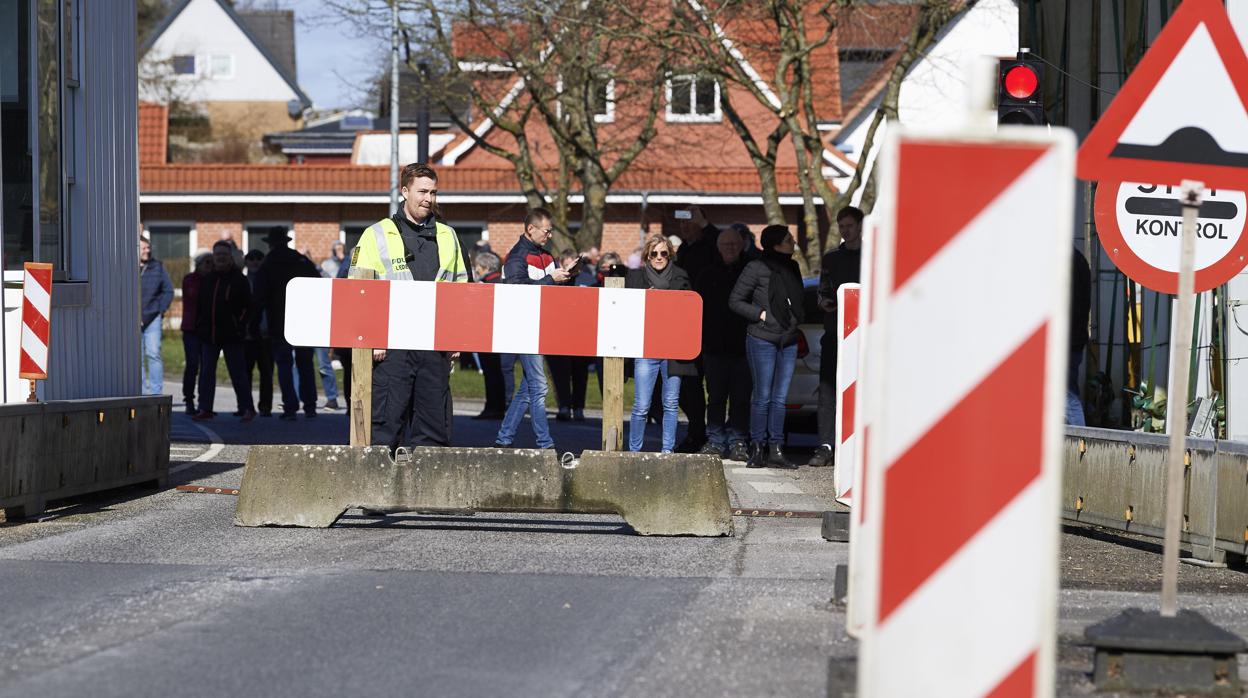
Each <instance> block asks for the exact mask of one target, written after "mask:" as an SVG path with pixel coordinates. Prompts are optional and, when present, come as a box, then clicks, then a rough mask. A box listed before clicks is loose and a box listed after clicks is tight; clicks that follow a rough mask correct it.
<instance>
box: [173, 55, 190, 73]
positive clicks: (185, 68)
mask: <svg viewBox="0 0 1248 698" xmlns="http://www.w3.org/2000/svg"><path fill="white" fill-rule="evenodd" d="M173 74H174V75H194V74H195V56H174V57H173Z"/></svg>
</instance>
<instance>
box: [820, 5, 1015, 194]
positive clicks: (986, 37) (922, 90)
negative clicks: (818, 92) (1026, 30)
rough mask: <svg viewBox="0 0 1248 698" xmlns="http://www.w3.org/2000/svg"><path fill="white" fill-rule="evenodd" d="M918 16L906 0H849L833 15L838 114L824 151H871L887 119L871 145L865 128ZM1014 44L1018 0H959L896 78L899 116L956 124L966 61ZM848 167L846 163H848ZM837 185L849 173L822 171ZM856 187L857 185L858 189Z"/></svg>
mask: <svg viewBox="0 0 1248 698" xmlns="http://www.w3.org/2000/svg"><path fill="white" fill-rule="evenodd" d="M917 16H918V8H917V6H915V5H913V4H902V3H898V4H886V3H881V4H867V5H855V6H853V7H852V8H850V9H847V10H844V11H843V12H842V15H841V17H840V18H839V20H840V24H839V25H838V29H837V34H838V36H839V38H840V45H839V46H840V58H841V79H842V83H843V88H842V89H843V90H848V91H843V92H842V94H843V96H844V114H843V117H842V123H841V124H840V126H839V127H838V128H837V129H835V130H834V131H831V132H830V133H829V136H830V137H829V139H828V140H829V142H830V148H829V152H830V153H835V154H843V156H844V157H845V158H846V159H847V160H848V161H849V162H854V163H856V162H858V161H859V160H860V159H861V158H863V157H864V156H865V157H868V158H870V157H874V153H875V152H876V149H877V148H878V147H879V145H880V143H882V142H883V139H884V133H885V132H886V131H887V124H886V123H882V124H881V126H880V129H879V130H878V131H877V132H876V136H875V139H874V141H873V143H872V145H871V148H870V152H867V153H864V152H863V151H864V150H866V149H867V144H866V135H867V131H868V129H869V128H870V126H871V122H872V120H873V119H874V118H875V114H876V111H877V109H878V107H879V105H880V100H881V99H882V98H883V95H884V92H885V89H886V88H887V85H888V81H889V78H890V76H891V74H892V72H893V69H894V68H895V67H896V66H897V62H898V60H899V59H900V58H901V55H902V53H903V51H904V50H905V44H906V40H907V38H908V35H909V32H910V28H911V27H912V26H913V25H914V21H915V18H916V17H917ZM1017 52H1018V2H1017V0H979V1H978V2H973V3H971V2H967V3H964V6H963V8H962V11H961V12H959V13H958V14H956V15H955V16H954V17H953V18H952V19H951V20H950V21H949V23H948V24H946V25H945V26H944V27H943V28H942V29H941V31H940V33H939V34H938V35H937V37H936V40H935V41H934V42H933V44H932V46H931V47H930V48H929V49H928V51H927V52H926V53H925V54H924V55H922V56H920V57H918V58H917V59H916V60H915V61H914V62H913V63H912V64H911V65H910V68H909V70H907V71H906V73H905V75H904V76H903V78H902V83H901V92H900V99H899V104H898V119H899V121H900V122H901V123H903V124H907V125H915V126H921V127H923V128H942V127H949V128H956V127H958V126H960V125H962V124H963V123H964V122H965V119H966V108H967V107H966V105H967V104H969V101H970V100H969V96H968V85H967V77H968V75H969V72H968V67H969V61H970V60H973V59H975V58H978V57H989V58H1008V57H1010V56H1013V55H1015V54H1016V53H1017ZM851 172H852V170H851ZM824 174H825V176H826V177H828V178H829V179H831V180H832V183H833V184H834V185H835V186H837V187H841V188H843V187H844V186H845V185H846V184H847V183H848V180H849V177H848V176H845V175H841V176H838V175H837V174H836V173H833V172H829V171H825V173H824ZM859 193H860V192H859Z"/></svg>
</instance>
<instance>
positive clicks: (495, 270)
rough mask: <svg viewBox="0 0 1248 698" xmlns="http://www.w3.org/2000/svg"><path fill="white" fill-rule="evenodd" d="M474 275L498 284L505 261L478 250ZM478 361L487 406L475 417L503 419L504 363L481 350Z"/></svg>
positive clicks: (505, 394) (504, 396)
mask: <svg viewBox="0 0 1248 698" xmlns="http://www.w3.org/2000/svg"><path fill="white" fill-rule="evenodd" d="M472 265H473V276H474V277H475V278H476V280H477V281H478V282H480V283H483V284H497V283H501V282H502V280H503V271H502V269H503V262H502V260H501V259H499V258H498V255H496V254H494V253H493V252H489V251H483V252H477V254H476V255H475V256H474V257H473V261H472ZM477 362H478V363H479V364H480V366H481V376H482V378H484V379H485V407H484V408H483V409H482V410H481V413H480V414H477V415H475V416H473V419H502V418H503V415H504V414H505V413H506V412H507V391H506V383H504V381H503V363H502V360H501V359H500V358H499V355H498V354H492V353H489V352H480V353H478V354H477Z"/></svg>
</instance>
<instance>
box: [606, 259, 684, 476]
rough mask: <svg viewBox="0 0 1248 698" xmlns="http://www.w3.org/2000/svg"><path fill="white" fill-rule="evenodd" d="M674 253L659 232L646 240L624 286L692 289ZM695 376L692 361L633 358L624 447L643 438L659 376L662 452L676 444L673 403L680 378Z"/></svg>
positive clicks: (631, 447) (636, 447) (637, 447)
mask: <svg viewBox="0 0 1248 698" xmlns="http://www.w3.org/2000/svg"><path fill="white" fill-rule="evenodd" d="M675 257H676V252H675V250H673V249H672V245H671V243H669V242H668V241H667V239H666V238H664V237H663V236H661V235H655V236H654V237H651V238H650V239H648V240H646V244H645V246H643V247H642V248H641V258H642V260H644V261H643V263H642V265H641V268H640V269H632V270H630V271H629V272H628V276H627V277H625V279H624V285H625V287H626V288H655V289H660V290H665V291H688V290H691V289H692V285H691V284H690V283H689V275H688V274H686V273H685V270H684V269H681V268H680V267H678V266H676V264H675ZM694 375H697V367H696V366H695V365H694V363H693V362H692V361H675V360H668V359H637V360H636V361H635V362H634V363H633V388H634V393H633V395H634V396H633V413H632V416H631V417H630V419H629V422H628V450H630V451H640V450H641V443H642V441H643V440H644V439H645V437H646V415H647V414H648V413H649V412H650V401H651V399H653V397H654V384H655V383H656V382H657V381H658V379H659V377H660V376H662V378H663V383H662V386H663V388H662V395H663V398H662V399H663V446H662V451H663V453H671V452H672V449H673V448H674V447H675V446H676V416H677V409H678V407H677V403H678V402H679V399H680V377H681V376H694Z"/></svg>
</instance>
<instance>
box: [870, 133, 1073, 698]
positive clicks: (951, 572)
mask: <svg viewBox="0 0 1248 698" xmlns="http://www.w3.org/2000/svg"><path fill="white" fill-rule="evenodd" d="M1036 131H1040V130H1039V129H1036ZM1074 151H1075V144H1074V138H1073V136H1072V134H1071V133H1070V132H1069V131H1067V130H1066V129H1053V132H1052V133H1051V134H1049V133H1045V132H1043V131H1040V132H1039V133H1032V130H1031V129H1025V128H1017V129H1011V128H1002V129H1001V130H1000V131H999V132H998V133H997V134H995V135H994V134H988V135H985V134H983V133H973V134H966V135H964V136H961V137H958V136H952V137H951V136H947V135H946V136H941V137H923V136H920V135H916V134H911V133H909V132H907V131H905V130H904V129H896V130H891V129H890V131H889V133H888V137H887V139H886V142H885V145H884V148H883V150H882V155H881V158H882V160H881V175H882V177H881V179H880V184H881V200H882V202H884V205H883V207H882V209H877V212H878V213H879V215H880V218H879V221H878V224H879V227H878V232H877V236H876V240H875V243H876V262H875V268H874V270H873V273H872V274H871V277H870V283H871V289H870V291H869V295H870V298H871V301H870V302H871V304H872V307H871V309H870V311H869V315H870V326H869V331H868V334H867V342H868V346H867V347H864V353H866V354H868V355H869V356H870V357H871V361H869V362H867V364H866V366H867V370H868V373H867V375H864V376H863V391H864V392H866V393H869V394H870V397H869V398H867V399H866V400H865V403H864V406H865V408H866V409H869V410H871V414H870V415H869V416H868V419H867V421H868V423H869V424H870V430H869V432H868V434H867V435H866V438H867V440H868V443H867V444H866V450H865V456H866V481H865V491H863V489H861V488H860V490H859V493H860V494H861V495H863V496H865V498H866V501H865V502H864V503H865V505H866V506H867V508H868V509H869V514H868V521H869V522H874V523H873V524H872V525H873V526H874V527H875V528H876V533H875V535H871V536H868V537H867V543H868V545H869V547H870V549H869V550H867V551H865V553H864V559H866V560H867V564H866V565H865V567H864V569H863V573H864V575H863V579H864V583H863V588H862V591H863V592H864V594H865V597H864V600H863V603H864V607H865V609H866V613H865V618H864V621H865V624H864V627H863V629H862V633H861V640H862V644H861V647H860V653H859V657H858V662H859V664H858V695H862V696H879V697H890V696H914V695H924V696H986V695H993V696H997V695H1009V696H1050V695H1052V694H1053V690H1054V679H1055V671H1056V670H1055V662H1054V653H1055V645H1056V637H1055V635H1056V620H1057V565H1058V543H1059V541H1058V534H1059V523H1060V522H1059V512H1060V477H1061V470H1060V468H1061V463H1060V460H1059V459H1060V449H1061V434H1062V421H1063V416H1064V405H1065V399H1064V398H1065V382H1066V371H1065V367H1066V360H1067V355H1068V353H1069V346H1068V344H1067V334H1068V329H1069V324H1068V317H1069V307H1068V304H1069V294H1070V289H1069V283H1070V279H1069V277H1070V255H1071V252H1070V249H1071V227H1072V223H1073V219H1074V212H1073V196H1072V195H1073V191H1074V188H1073V186H1072V185H1073V184H1074V177H1073V162H1074ZM858 498H859V497H855V500H857V499H858Z"/></svg>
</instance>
